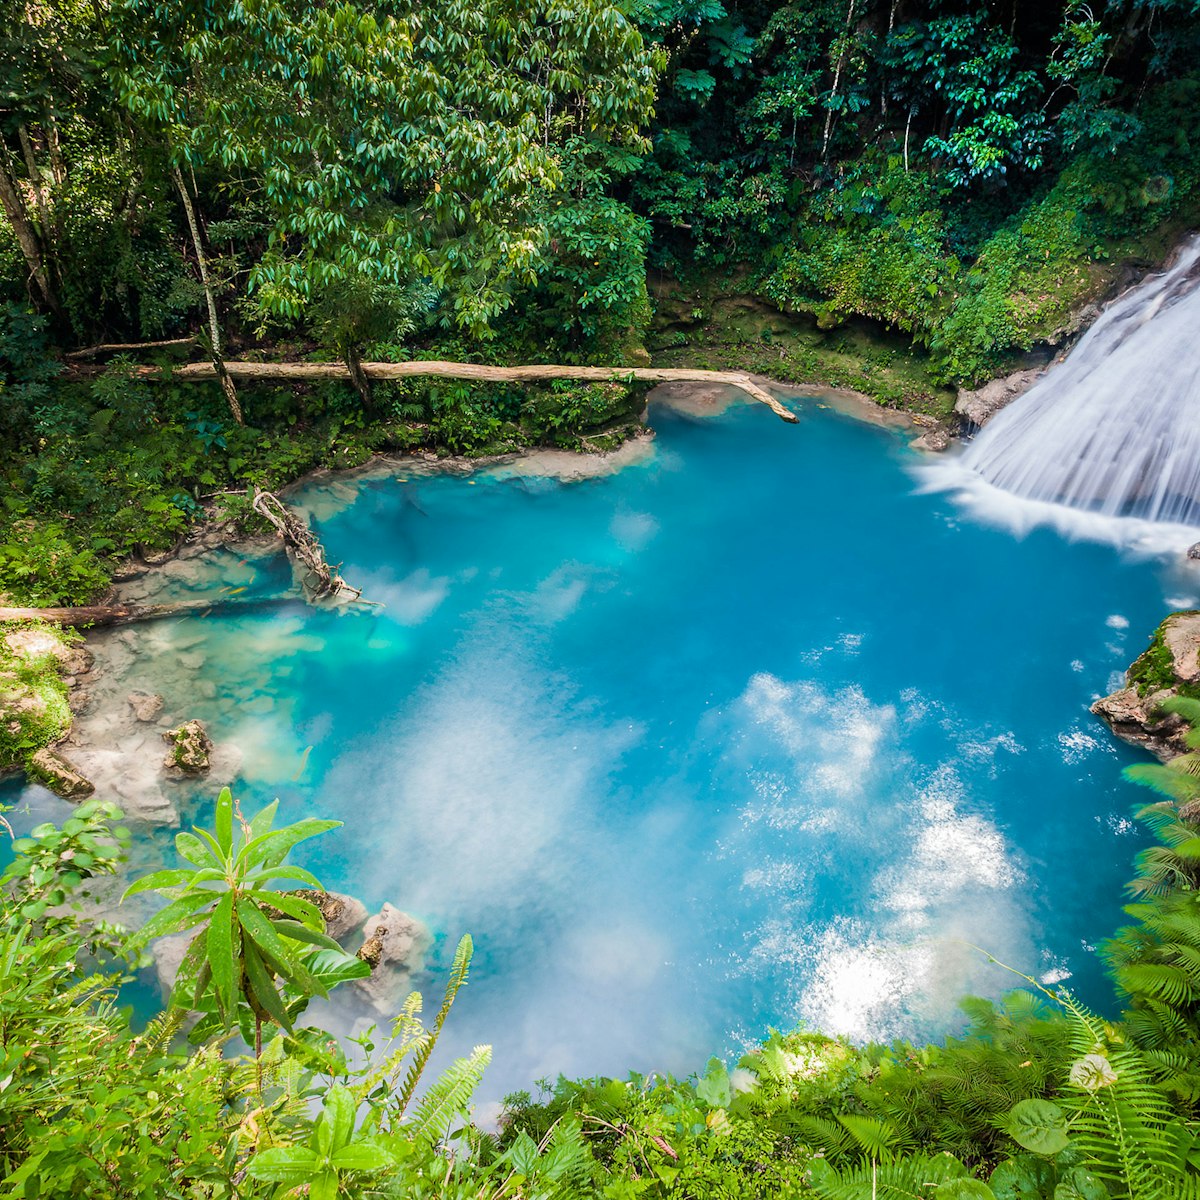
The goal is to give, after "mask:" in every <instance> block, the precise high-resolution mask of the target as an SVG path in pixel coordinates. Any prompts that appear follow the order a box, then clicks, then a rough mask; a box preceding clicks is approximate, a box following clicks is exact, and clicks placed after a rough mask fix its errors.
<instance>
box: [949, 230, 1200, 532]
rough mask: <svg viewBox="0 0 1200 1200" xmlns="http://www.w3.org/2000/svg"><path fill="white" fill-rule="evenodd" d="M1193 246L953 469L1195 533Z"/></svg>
mask: <svg viewBox="0 0 1200 1200" xmlns="http://www.w3.org/2000/svg"><path fill="white" fill-rule="evenodd" d="M1197 327H1200V237H1197V238H1193V239H1192V240H1190V241H1189V242H1188V243H1187V244H1186V245H1185V246H1184V247H1183V249H1182V251H1181V253H1180V255H1179V257H1178V260H1177V261H1176V262H1175V264H1174V265H1173V266H1172V267H1171V268H1170V269H1169V270H1167V271H1165V272H1164V273H1162V274H1161V275H1157V276H1154V277H1152V278H1151V279H1148V280H1147V281H1146V282H1145V283H1143V284H1141V285H1140V286H1139V287H1137V288H1135V289H1133V290H1131V291H1129V292H1127V293H1126V294H1125V295H1123V296H1122V297H1120V298H1119V299H1118V300H1116V301H1115V302H1114V303H1112V304H1111V305H1109V307H1108V308H1107V309H1106V310H1105V311H1104V313H1103V315H1102V316H1101V317H1100V318H1099V320H1097V321H1096V323H1095V324H1094V325H1093V326H1092V328H1091V329H1090V330H1089V331H1088V333H1087V334H1086V335H1085V337H1084V338H1083V339H1082V341H1080V343H1079V345H1078V346H1076V347H1075V349H1074V350H1073V351H1072V352H1071V354H1070V355H1069V356H1068V357H1067V359H1066V361H1065V362H1063V363H1062V364H1060V365H1059V366H1056V367H1055V368H1054V369H1053V370H1051V371H1050V372H1048V373H1047V375H1046V376H1045V377H1044V378H1043V379H1041V380H1040V381H1039V382H1038V383H1036V384H1035V385H1034V386H1033V388H1031V389H1030V391H1029V392H1027V393H1026V394H1025V395H1024V396H1023V397H1022V398H1021V399H1020V400H1019V401H1017V402H1016V403H1015V404H1012V405H1010V406H1009V407H1008V408H1006V409H1005V410H1004V411H1003V412H1001V413H1000V414H999V415H998V416H997V417H996V418H995V419H994V420H993V421H992V422H990V423H989V425H988V426H987V428H986V429H985V430H984V431H983V432H982V433H981V434H980V435H979V437H978V438H977V439H976V440H975V441H974V442H973V443H972V445H971V446H970V448H969V449H968V450H967V453H966V454H965V455H964V457H963V459H962V461H961V465H962V466H963V467H965V468H967V469H968V470H969V471H971V472H974V473H975V474H976V475H978V476H979V477H981V478H982V479H983V480H986V481H987V482H988V483H990V484H993V485H995V486H996V487H998V488H1001V489H1003V490H1004V491H1006V492H1010V493H1013V494H1014V495H1016V496H1020V497H1024V498H1026V499H1029V500H1035V501H1044V502H1045V501H1048V502H1052V503H1055V504H1062V505H1067V506H1069V507H1072V508H1077V509H1085V510H1088V511H1090V512H1093V513H1100V514H1104V515H1106V516H1110V517H1135V518H1141V519H1143V520H1148V521H1153V522H1167V523H1174V524H1183V525H1187V526H1198V525H1200V419H1198V418H1200V351H1197V350H1196V345H1197V343H1196V339H1195V330H1196V329H1197Z"/></svg>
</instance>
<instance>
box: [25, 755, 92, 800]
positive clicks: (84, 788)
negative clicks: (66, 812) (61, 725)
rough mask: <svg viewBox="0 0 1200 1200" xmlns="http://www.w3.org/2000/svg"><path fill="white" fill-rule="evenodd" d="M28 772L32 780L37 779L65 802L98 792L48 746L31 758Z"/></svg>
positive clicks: (27, 768) (27, 767)
mask: <svg viewBox="0 0 1200 1200" xmlns="http://www.w3.org/2000/svg"><path fill="white" fill-rule="evenodd" d="M26 770H27V772H28V774H29V777H30V778H31V779H36V780H37V782H38V783H40V784H42V786H43V787H48V788H49V789H50V790H51V791H52V792H53V793H54V794H55V795H56V796H61V797H62V798H63V799H64V800H82V799H83V798H84V797H85V796H90V795H91V794H92V793H93V792H94V791H95V790H96V789H95V787H94V786H93V784H92V783H91V781H90V780H89V779H87V778H85V777H84V776H83V775H82V774H81V773H80V771H79V770H78V768H77V767H75V766H73V765H72V764H71V763H70V762H68V761H67V760H66V759H65V758H64V757H63V756H62V755H61V754H59V753H58V751H57V750H51V749H50V748H49V747H48V746H43V747H42V749H40V750H37V751H35V752H34V753H33V754H32V755H31V756H30V758H29V762H28V764H27V765H26Z"/></svg>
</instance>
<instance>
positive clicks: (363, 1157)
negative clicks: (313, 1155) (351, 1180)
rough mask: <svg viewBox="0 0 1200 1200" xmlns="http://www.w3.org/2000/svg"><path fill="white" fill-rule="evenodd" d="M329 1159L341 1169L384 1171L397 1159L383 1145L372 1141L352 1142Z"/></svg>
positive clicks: (336, 1151)
mask: <svg viewBox="0 0 1200 1200" xmlns="http://www.w3.org/2000/svg"><path fill="white" fill-rule="evenodd" d="M329 1161H330V1162H331V1163H332V1164H333V1165H334V1166H335V1167H336V1168H337V1169H338V1170H339V1171H382V1170H383V1169H384V1167H390V1166H392V1165H393V1164H394V1163H395V1161H396V1160H395V1159H394V1158H393V1157H392V1156H391V1155H390V1154H389V1153H388V1152H387V1151H386V1150H385V1149H384V1148H383V1147H382V1146H374V1145H372V1144H371V1143H370V1142H351V1143H350V1144H349V1145H348V1146H343V1147H342V1148H341V1149H340V1150H335V1151H334V1152H333V1154H332V1155H330V1159H329Z"/></svg>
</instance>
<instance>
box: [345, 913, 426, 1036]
mask: <svg viewBox="0 0 1200 1200" xmlns="http://www.w3.org/2000/svg"><path fill="white" fill-rule="evenodd" d="M432 944H433V937H432V935H431V934H430V932H429V930H428V929H427V928H426V927H425V926H424V925H423V924H422V923H421V922H420V921H418V920H417V919H416V918H415V917H410V916H409V915H408V913H404V912H401V911H400V910H399V909H398V908H396V907H394V906H393V905H391V904H385V905H384V906H383V908H382V909H380V911H379V912H377V913H376V914H375V915H374V916H373V917H371V918H370V919H369V920H368V921H367V923H366V925H364V926H363V944H362V947H361V948H360V949H359V951H358V957H359V958H361V959H362V960H363V962H365V963H366V964H367V965H368V966H369V967H370V968H371V975H370V977H369V978H368V979H357V980H355V982H354V986H355V987H356V988H357V989H358V990H359V991H360V992H361V993H362V994H363V995H364V996H365V997H366V999H367V1000H368V1001H370V1003H371V1004H372V1005H373V1006H374V1007H375V1009H376V1010H377V1011H379V1012H380V1013H385V1014H394V1013H395V1012H396V1010H397V1009H398V1007H399V1005H400V1004H401V1003H403V1001H404V997H405V996H407V995H408V993H409V992H410V991H412V977H413V976H414V975H415V974H416V973H417V972H418V971H420V970H421V968H422V967H423V966H424V964H425V954H426V953H427V951H428V950H429V947H430V946H431V945H432Z"/></svg>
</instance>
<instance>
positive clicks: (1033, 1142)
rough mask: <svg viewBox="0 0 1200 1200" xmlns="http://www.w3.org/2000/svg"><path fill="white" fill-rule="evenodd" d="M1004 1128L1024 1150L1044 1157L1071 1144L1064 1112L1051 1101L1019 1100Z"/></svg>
mask: <svg viewBox="0 0 1200 1200" xmlns="http://www.w3.org/2000/svg"><path fill="white" fill-rule="evenodd" d="M1004 1129H1005V1130H1006V1131H1007V1132H1008V1133H1009V1134H1010V1135H1011V1136H1012V1138H1013V1140H1014V1141H1015V1142H1017V1143H1018V1144H1019V1145H1021V1146H1024V1148H1025V1149H1026V1150H1032V1151H1033V1152H1034V1153H1035V1154H1044V1155H1046V1156H1047V1157H1051V1156H1052V1155H1055V1154H1057V1153H1059V1151H1060V1150H1065V1149H1066V1148H1067V1146H1068V1145H1070V1140H1071V1139H1070V1138H1069V1137H1068V1136H1067V1116H1066V1113H1064V1112H1063V1110H1062V1109H1061V1108H1059V1107H1058V1105H1057V1104H1055V1103H1053V1102H1052V1101H1050V1100H1037V1099H1034V1100H1021V1101H1020V1102H1019V1103H1017V1104H1014V1105H1013V1107H1012V1110H1011V1111H1010V1112H1009V1114H1008V1119H1007V1121H1006V1122H1005V1123H1004Z"/></svg>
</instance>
